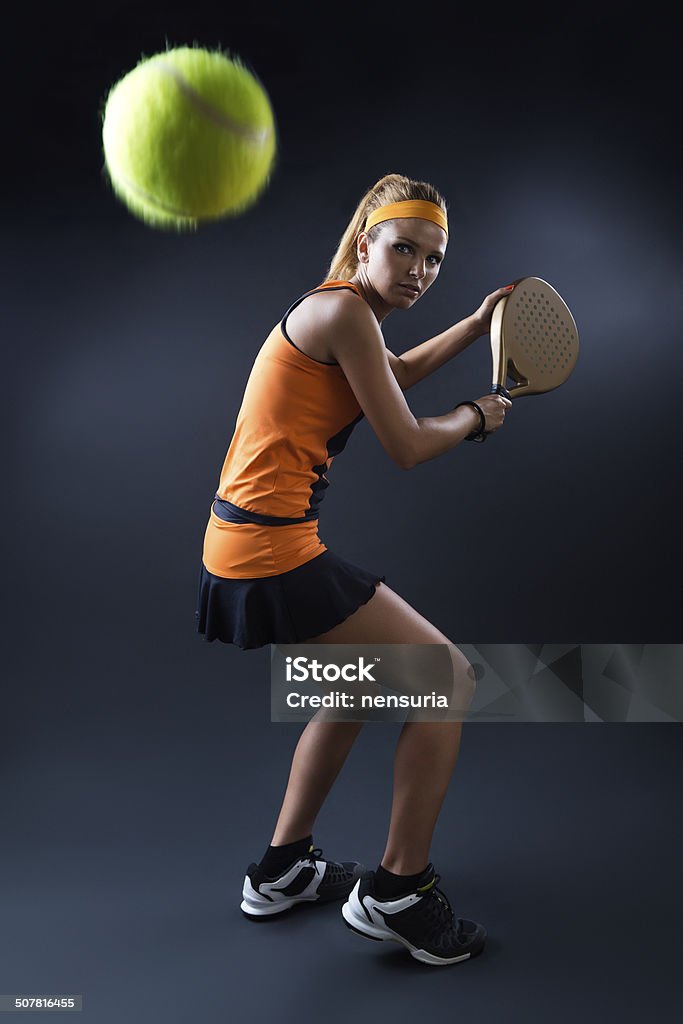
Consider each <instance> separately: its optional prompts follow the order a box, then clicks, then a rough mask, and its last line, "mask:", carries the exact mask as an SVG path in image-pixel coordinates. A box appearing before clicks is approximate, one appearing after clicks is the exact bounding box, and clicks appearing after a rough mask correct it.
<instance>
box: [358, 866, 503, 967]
mask: <svg viewBox="0 0 683 1024" xmlns="http://www.w3.org/2000/svg"><path fill="white" fill-rule="evenodd" d="M440 878H441V875H437V874H435V872H434V867H433V865H432V864H429V865H428V867H427V868H426V869H425V871H424V874H423V875H422V877H421V878H420V879H419V881H418V885H417V886H416V888H415V890H414V891H413V892H410V893H408V894H407V895H405V896H398V897H394V898H393V899H379V898H378V897H377V896H376V895H375V873H374V871H366V872H365V874H363V876H362V877H361V878H360V879H359V880H358V881H357V882H356V884H355V886H354V888H353V891H352V892H351V895H350V896H349V898H348V900H347V902H346V903H345V904H344V905H343V907H342V916H343V918H344V922H345V924H346V925H347V927H349V928H351V930H352V931H354V932H357V933H358V934H359V935H364V936H366V937H367V938H368V939H377V940H379V941H382V940H383V939H389V940H391V941H393V942H399V943H401V945H402V946H405V947H406V948H407V949H408V950H409V951H410V954H411V956H414V957H415V959H416V960H420V961H421V962H422V963H423V964H432V965H434V966H438V965H440V964H457V963H460V961H461V960H469V959H470V958H471V957H474V956H477V955H478V954H479V953H481V951H482V949H483V948H484V943H485V942H486V929H485V928H484V927H483V926H482V925H480V924H477V923H476V921H466V920H463V919H462V918H455V917H454V916H453V911H452V910H451V905H450V903H449V902H448V899H447V898H446V895H445V894H444V893H443V892H441V890H440V889H437V887H436V883H437V882H438V881H439V879H440Z"/></svg>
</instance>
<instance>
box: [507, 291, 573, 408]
mask: <svg viewBox="0 0 683 1024" xmlns="http://www.w3.org/2000/svg"><path fill="white" fill-rule="evenodd" d="M499 307H502V308H501V309H500V310H499ZM496 313H497V314H498V315H497V316H495V314H496ZM494 321H495V326H494ZM494 335H495V338H494ZM491 344H492V349H493V356H494V384H495V383H498V384H502V385H503V386H506V380H507V377H508V376H510V377H512V379H513V380H514V381H516V382H517V385H516V386H514V387H511V388H509V393H510V396H511V397H515V395H521V394H527V395H532V394H541V393H543V392H545V391H552V390H553V388H557V387H559V386H560V384H563V383H564V382H565V381H566V379H567V377H569V375H570V373H571V372H572V370H573V369H574V366H575V364H576V360H577V358H578V355H579V335H578V331H577V329H576V324H575V322H574V317H573V316H572V314H571V312H570V310H569V307H568V306H567V304H566V303H565V302H564V301H563V299H562V298H561V297H560V295H559V294H558V293H557V292H556V291H555V289H554V288H553V287H552V286H551V285H549V284H548V282H547V281H543V280H542V279H541V278H540V277H523V278H522V279H521V280H520V281H518V282H517V284H516V285H515V288H514V291H513V292H511V294H510V295H509V296H508V297H507V298H505V299H502V300H501V301H500V302H499V303H498V306H497V307H496V309H495V311H494V318H493V320H492V324H491ZM496 364H497V365H496ZM501 377H502V379H501Z"/></svg>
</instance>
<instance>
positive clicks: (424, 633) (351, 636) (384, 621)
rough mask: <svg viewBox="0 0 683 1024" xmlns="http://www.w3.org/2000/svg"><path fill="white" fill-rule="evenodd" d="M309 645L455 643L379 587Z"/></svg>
mask: <svg viewBox="0 0 683 1024" xmlns="http://www.w3.org/2000/svg"><path fill="white" fill-rule="evenodd" d="M306 643H309V644H328V643H329V644H450V643H451V641H450V640H449V639H448V637H447V636H445V635H444V634H443V633H442V632H441V630H439V629H437V628H436V626H433V625H432V623H431V622H429V620H428V619H425V618H424V616H422V615H420V613H419V612H418V611H416V610H415V609H414V608H413V607H412V606H411V605H409V604H408V602H407V601H404V600H403V598H402V597H400V596H399V595H398V594H397V593H395V592H394V591H393V590H392V589H391V587H388V586H387V585H386V584H385V583H381V582H380V583H378V584H377V589H376V590H375V593H374V594H373V595H372V597H371V598H370V600H369V601H368V602H367V604H363V605H361V606H360V608H357V609H356V611H355V612H354V613H353V615H349V617H348V619H345V620H344V622H340V623H339V625H337V626H333V627H332V629H330V630H328V631H327V632H326V633H321V634H320V635H319V636H316V637H311V638H310V639H309V640H307V641H306Z"/></svg>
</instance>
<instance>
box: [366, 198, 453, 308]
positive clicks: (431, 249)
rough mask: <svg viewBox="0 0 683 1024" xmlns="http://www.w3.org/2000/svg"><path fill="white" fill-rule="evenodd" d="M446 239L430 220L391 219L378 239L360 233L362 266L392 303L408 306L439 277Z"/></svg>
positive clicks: (370, 281)
mask: <svg viewBox="0 0 683 1024" xmlns="http://www.w3.org/2000/svg"><path fill="white" fill-rule="evenodd" d="M447 242H448V238H447V235H446V232H445V231H444V230H443V228H441V227H439V225H438V224H433V223H432V222H431V221H429V220H422V219H421V218H418V217H406V218H401V219H396V220H388V221H385V222H384V223H382V224H381V225H380V232H379V236H378V238H377V239H376V241H374V242H371V241H369V239H368V236H367V235H366V234H365V232H361V234H360V235H359V238H358V253H359V260H360V266H361V267H362V268H363V269H364V271H365V273H366V274H367V278H368V281H369V283H370V284H371V285H372V287H373V289H374V290H375V291H376V292H377V293H378V294H379V295H380V296H381V297H382V299H383V300H384V301H385V302H386V303H387V304H388V305H389V306H393V307H396V308H399V309H407V308H409V307H410V306H412V305H413V304H414V303H415V302H417V300H418V299H419V298H421V297H422V295H424V293H425V292H426V291H427V289H428V288H430V287H431V285H432V284H433V283H434V281H435V280H436V278H437V277H438V274H439V269H440V266H441V262H442V260H443V258H444V256H445V253H446V245H447ZM406 285H408V286H411V287H408V288H407V287H405V286H406Z"/></svg>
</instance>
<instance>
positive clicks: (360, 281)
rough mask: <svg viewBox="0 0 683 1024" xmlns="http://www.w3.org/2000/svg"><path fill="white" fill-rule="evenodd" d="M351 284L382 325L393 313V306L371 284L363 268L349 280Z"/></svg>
mask: <svg viewBox="0 0 683 1024" xmlns="http://www.w3.org/2000/svg"><path fill="white" fill-rule="evenodd" d="M349 280H350V282H351V284H355V286H356V288H357V289H358V291H359V292H360V293H361V295H362V296H363V298H364V299H365V301H366V302H367V304H368V306H369V307H370V309H371V310H372V312H373V313H374V314H375V318H376V319H377V323H378V324H381V323H382V321H383V320H385V319H386V317H388V316H389V313H391V311H392V309H393V308H394V307H393V306H389V305H388V304H387V303H386V302H385V301H384V299H383V298H382V297H381V295H379V294H378V292H377V291H375V289H374V288H373V287H372V285H371V284H370V282H369V280H368V277H367V274H366V273H365V271H364V268H363V266H362V265H361V266H359V268H358V270H357V271H356V273H355V274H354V275H353V277H351V278H349Z"/></svg>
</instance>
